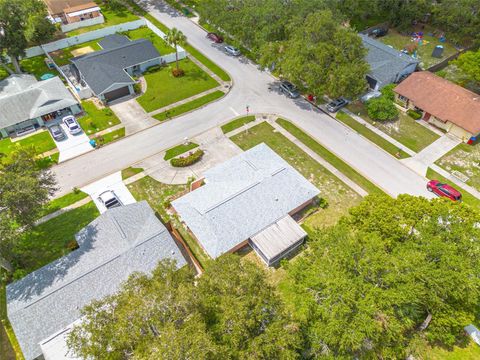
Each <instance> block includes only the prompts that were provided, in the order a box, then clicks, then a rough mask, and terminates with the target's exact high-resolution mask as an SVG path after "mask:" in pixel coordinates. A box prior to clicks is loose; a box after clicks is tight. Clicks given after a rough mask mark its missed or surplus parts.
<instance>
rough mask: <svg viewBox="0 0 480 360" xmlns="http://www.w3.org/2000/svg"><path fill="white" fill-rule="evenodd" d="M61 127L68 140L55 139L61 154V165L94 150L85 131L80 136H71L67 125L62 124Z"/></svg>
mask: <svg viewBox="0 0 480 360" xmlns="http://www.w3.org/2000/svg"><path fill="white" fill-rule="evenodd" d="M59 125H60V126H61V128H62V130H63V132H64V133H65V135H66V138H65V139H64V140H61V141H57V140H55V139H53V141H55V145H57V148H58V151H59V152H60V157H59V158H58V162H59V163H60V162H63V161H65V160H68V159H72V158H74V157H77V156H78V155H81V154H85V153H86V152H89V151H92V150H93V147H92V145H90V139H89V138H88V136H87V135H86V134H85V133H84V132H83V131H82V132H81V133H80V134H76V135H73V134H70V131H68V128H67V126H66V125H65V124H63V123H60V124H59Z"/></svg>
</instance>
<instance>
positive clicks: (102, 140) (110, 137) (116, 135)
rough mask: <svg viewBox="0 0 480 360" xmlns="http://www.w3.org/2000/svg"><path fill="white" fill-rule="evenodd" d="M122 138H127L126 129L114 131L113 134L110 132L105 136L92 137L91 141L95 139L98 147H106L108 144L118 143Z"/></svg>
mask: <svg viewBox="0 0 480 360" xmlns="http://www.w3.org/2000/svg"><path fill="white" fill-rule="evenodd" d="M122 137H125V128H124V127H123V128H121V129H118V130H114V131H112V132H109V133H107V134H104V135H99V136H95V135H93V136H91V137H90V139H95V141H96V142H97V146H104V145H107V144H108V143H110V142H112V141H116V140H118V139H121V138H122Z"/></svg>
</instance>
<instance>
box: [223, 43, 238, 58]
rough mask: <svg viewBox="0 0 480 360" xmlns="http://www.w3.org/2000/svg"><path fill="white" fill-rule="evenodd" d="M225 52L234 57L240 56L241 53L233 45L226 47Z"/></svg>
mask: <svg viewBox="0 0 480 360" xmlns="http://www.w3.org/2000/svg"><path fill="white" fill-rule="evenodd" d="M225 51H226V52H227V53H228V54H230V55H233V56H240V54H241V52H240V50H238V49H237V48H236V47H233V46H232V45H226V46H225Z"/></svg>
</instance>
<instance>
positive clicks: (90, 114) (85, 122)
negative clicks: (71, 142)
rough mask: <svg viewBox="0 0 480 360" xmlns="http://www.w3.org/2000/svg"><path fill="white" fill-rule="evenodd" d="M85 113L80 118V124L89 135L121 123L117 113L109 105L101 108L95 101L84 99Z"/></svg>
mask: <svg viewBox="0 0 480 360" xmlns="http://www.w3.org/2000/svg"><path fill="white" fill-rule="evenodd" d="M82 108H83V110H84V111H85V115H84V116H82V117H80V118H78V122H79V124H80V126H81V127H82V128H83V131H85V132H86V133H87V134H88V135H90V134H94V133H96V132H99V131H101V130H105V129H107V128H109V127H112V126H114V125H118V124H120V120H119V119H118V117H117V115H115V113H114V112H113V111H112V110H111V109H110V108H108V107H103V108H101V109H99V108H98V107H97V105H96V104H95V103H94V102H93V101H86V100H84V101H82Z"/></svg>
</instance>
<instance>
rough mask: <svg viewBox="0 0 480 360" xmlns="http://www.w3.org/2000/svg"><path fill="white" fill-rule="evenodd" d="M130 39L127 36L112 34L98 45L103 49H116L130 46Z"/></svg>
mask: <svg viewBox="0 0 480 360" xmlns="http://www.w3.org/2000/svg"><path fill="white" fill-rule="evenodd" d="M129 42H130V39H129V38H128V37H126V36H125V35H120V34H111V35H107V36H105V37H104V38H103V39H102V40H100V42H99V43H98V44H99V45H100V46H101V47H102V49H104V50H105V49H115V48H117V47H119V46H122V45H125V44H128V43H129Z"/></svg>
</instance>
